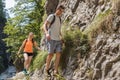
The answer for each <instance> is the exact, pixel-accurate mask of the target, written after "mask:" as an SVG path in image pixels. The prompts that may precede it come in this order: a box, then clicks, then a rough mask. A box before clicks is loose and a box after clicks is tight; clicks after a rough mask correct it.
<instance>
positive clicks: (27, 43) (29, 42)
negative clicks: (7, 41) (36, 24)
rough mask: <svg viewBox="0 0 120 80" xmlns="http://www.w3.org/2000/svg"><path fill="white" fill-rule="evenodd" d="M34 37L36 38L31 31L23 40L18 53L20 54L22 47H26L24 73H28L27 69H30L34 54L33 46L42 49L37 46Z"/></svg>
mask: <svg viewBox="0 0 120 80" xmlns="http://www.w3.org/2000/svg"><path fill="white" fill-rule="evenodd" d="M33 38H34V34H33V33H32V32H30V33H29V36H28V38H27V39H25V40H24V41H23V43H22V45H21V47H20V49H19V51H18V53H17V54H18V55H19V54H20V51H21V50H22V49H24V50H23V52H24V54H23V56H24V60H25V61H24V69H23V72H24V74H28V72H27V70H28V69H29V66H30V63H31V60H32V57H33V55H34V53H33V46H34V47H35V48H36V49H38V50H40V48H39V47H38V46H37V43H36V41H33Z"/></svg>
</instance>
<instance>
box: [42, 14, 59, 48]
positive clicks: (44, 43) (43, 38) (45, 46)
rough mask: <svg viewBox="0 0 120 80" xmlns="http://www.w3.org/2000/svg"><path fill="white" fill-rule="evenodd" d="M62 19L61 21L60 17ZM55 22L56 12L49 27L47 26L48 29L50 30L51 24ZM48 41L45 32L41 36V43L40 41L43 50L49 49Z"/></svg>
mask: <svg viewBox="0 0 120 80" xmlns="http://www.w3.org/2000/svg"><path fill="white" fill-rule="evenodd" d="M59 19H60V23H61V18H60V17H59ZM54 22H55V14H53V20H52V21H51V23H50V25H49V27H48V28H47V30H49V29H50V28H51V25H52V24H53V23H54ZM46 44H47V41H46V36H45V34H44V35H43V36H42V38H41V43H40V47H41V49H42V50H47V45H46Z"/></svg>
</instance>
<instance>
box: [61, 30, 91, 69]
mask: <svg viewBox="0 0 120 80" xmlns="http://www.w3.org/2000/svg"><path fill="white" fill-rule="evenodd" d="M63 31H65V30H63ZM64 40H65V47H64V49H63V53H62V56H61V62H60V66H61V68H62V69H63V68H66V66H67V65H66V64H67V60H68V58H69V57H71V56H72V57H73V56H76V55H77V54H81V58H82V57H84V56H85V55H86V54H87V53H88V51H89V50H90V45H89V40H88V37H87V35H85V34H83V33H82V32H81V31H80V30H78V29H77V30H69V31H65V32H64ZM76 48H78V49H77V50H76Z"/></svg>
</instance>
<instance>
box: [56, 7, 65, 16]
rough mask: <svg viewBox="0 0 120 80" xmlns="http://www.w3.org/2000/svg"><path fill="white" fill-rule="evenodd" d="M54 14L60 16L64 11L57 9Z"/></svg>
mask: <svg viewBox="0 0 120 80" xmlns="http://www.w3.org/2000/svg"><path fill="white" fill-rule="evenodd" d="M56 12H57V14H58V15H61V14H62V13H63V12H64V9H61V8H59V9H57V11H56Z"/></svg>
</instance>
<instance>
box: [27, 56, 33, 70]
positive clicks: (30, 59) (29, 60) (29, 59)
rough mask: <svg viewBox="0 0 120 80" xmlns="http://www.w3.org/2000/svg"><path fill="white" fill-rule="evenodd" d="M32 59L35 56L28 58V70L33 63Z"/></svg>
mask: <svg viewBox="0 0 120 80" xmlns="http://www.w3.org/2000/svg"><path fill="white" fill-rule="evenodd" d="M32 57H33V56H29V57H28V64H27V69H29V67H30V63H31V61H32Z"/></svg>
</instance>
